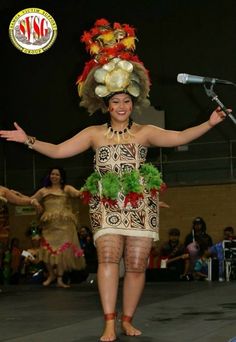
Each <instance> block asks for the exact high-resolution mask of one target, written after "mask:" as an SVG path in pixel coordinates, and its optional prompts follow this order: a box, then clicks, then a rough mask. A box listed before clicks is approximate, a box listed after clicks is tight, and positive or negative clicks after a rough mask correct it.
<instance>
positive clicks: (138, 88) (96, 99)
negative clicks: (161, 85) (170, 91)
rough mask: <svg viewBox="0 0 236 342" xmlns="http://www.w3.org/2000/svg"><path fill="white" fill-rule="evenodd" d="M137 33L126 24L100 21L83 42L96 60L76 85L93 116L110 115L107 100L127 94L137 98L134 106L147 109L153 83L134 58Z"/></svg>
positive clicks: (85, 69)
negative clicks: (96, 114)
mask: <svg viewBox="0 0 236 342" xmlns="http://www.w3.org/2000/svg"><path fill="white" fill-rule="evenodd" d="M136 40H137V38H136V36H135V29H134V28H133V27H131V26H129V25H127V24H119V23H114V24H113V26H112V25H111V24H110V23H109V22H108V21H107V20H106V19H99V20H97V21H96V22H95V25H94V27H93V28H92V29H90V31H85V32H84V33H83V35H82V37H81V41H82V42H83V43H85V44H86V50H87V51H88V52H89V53H90V55H91V56H92V57H93V58H92V59H91V60H90V61H89V62H87V63H86V64H85V67H84V70H83V72H82V74H81V75H80V76H79V77H78V80H77V85H78V92H79V96H80V97H81V103H80V105H81V106H83V107H85V108H87V109H88V111H89V113H91V114H93V113H94V112H95V111H96V110H99V109H100V110H102V112H106V111H107V106H106V104H105V102H104V98H106V97H108V96H111V95H112V94H114V93H116V92H126V93H128V94H130V95H131V96H133V98H135V106H136V107H139V106H144V105H148V104H149V101H148V99H147V98H148V94H149V90H150V80H149V75H148V71H147V69H146V68H145V67H144V65H143V63H142V62H141V61H140V60H139V58H138V56H137V55H135V54H134V50H135V41H136Z"/></svg>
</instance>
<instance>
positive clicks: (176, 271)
mask: <svg viewBox="0 0 236 342" xmlns="http://www.w3.org/2000/svg"><path fill="white" fill-rule="evenodd" d="M179 238H180V230H179V229H178V228H171V229H170V230H169V240H168V241H167V242H166V243H164V244H163V245H162V247H161V249H160V256H159V264H160V268H166V270H167V272H166V275H167V278H169V279H170V280H179V279H180V278H181V277H183V276H184V275H185V274H186V270H187V269H188V263H189V261H188V257H189V255H188V253H186V251H185V247H184V245H183V244H182V243H180V240H179Z"/></svg>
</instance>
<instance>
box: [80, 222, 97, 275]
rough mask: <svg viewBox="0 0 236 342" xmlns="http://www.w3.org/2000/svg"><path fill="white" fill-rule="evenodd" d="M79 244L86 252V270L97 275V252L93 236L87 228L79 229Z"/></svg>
mask: <svg viewBox="0 0 236 342" xmlns="http://www.w3.org/2000/svg"><path fill="white" fill-rule="evenodd" d="M79 242H80V245H81V248H82V249H83V251H84V256H85V261H86V265H87V266H86V268H87V271H88V272H89V273H97V267H98V261H97V250H96V247H95V245H94V242H93V235H92V232H91V231H90V229H89V228H88V227H87V226H82V227H81V228H80V229H79Z"/></svg>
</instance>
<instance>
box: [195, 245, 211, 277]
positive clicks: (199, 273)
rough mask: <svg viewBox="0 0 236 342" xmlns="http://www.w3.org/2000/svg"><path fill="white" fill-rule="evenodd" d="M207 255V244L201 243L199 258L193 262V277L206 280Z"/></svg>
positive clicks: (208, 253) (208, 254)
mask: <svg viewBox="0 0 236 342" xmlns="http://www.w3.org/2000/svg"><path fill="white" fill-rule="evenodd" d="M209 256H210V252H209V248H208V246H206V245H204V244H202V245H201V246H200V249H199V258H198V259H197V260H196V261H195V264H194V271H193V277H194V279H195V280H207V278H208V258H209Z"/></svg>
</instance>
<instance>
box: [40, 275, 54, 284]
mask: <svg viewBox="0 0 236 342" xmlns="http://www.w3.org/2000/svg"><path fill="white" fill-rule="evenodd" d="M55 279H56V277H55V276H52V275H50V276H49V277H48V278H47V279H46V280H45V281H44V282H43V286H49V285H50V284H51V283H52V282H54V280H55Z"/></svg>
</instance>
